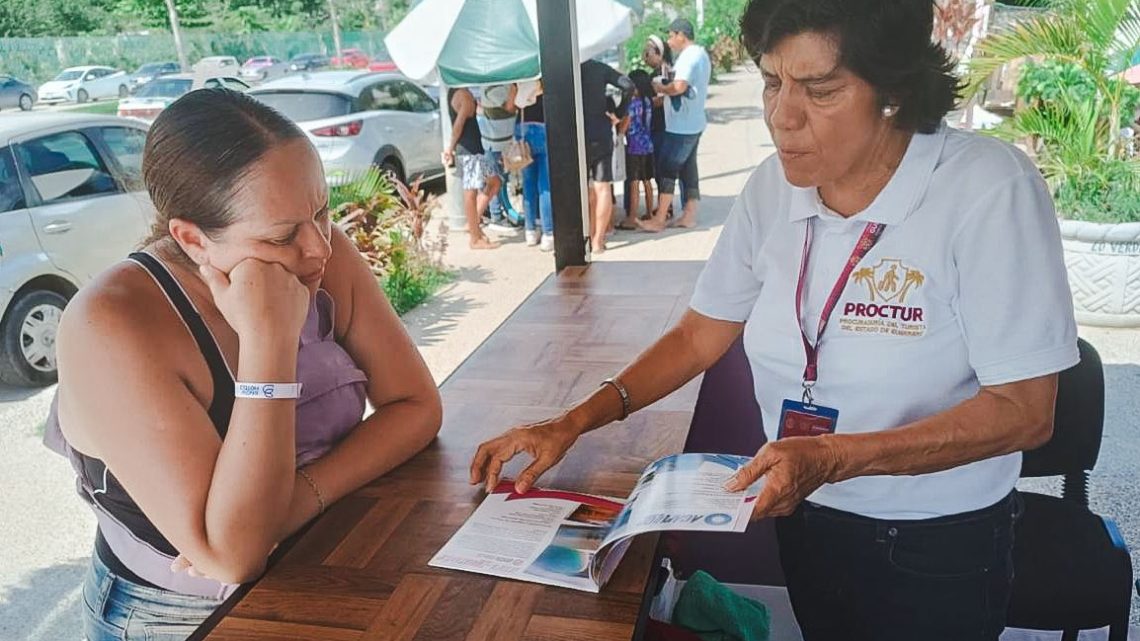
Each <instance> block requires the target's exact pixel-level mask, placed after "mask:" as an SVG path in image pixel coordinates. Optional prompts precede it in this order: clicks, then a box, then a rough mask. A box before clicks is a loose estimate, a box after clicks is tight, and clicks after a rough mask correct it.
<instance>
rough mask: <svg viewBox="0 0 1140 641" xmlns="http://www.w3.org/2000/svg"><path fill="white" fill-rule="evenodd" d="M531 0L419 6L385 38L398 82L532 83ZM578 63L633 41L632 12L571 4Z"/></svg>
mask: <svg viewBox="0 0 1140 641" xmlns="http://www.w3.org/2000/svg"><path fill="white" fill-rule="evenodd" d="M536 1H537V0H423V2H420V3H419V4H418V5H416V7H415V8H414V9H412V10H411V12H409V13H408V15H407V16H406V17H405V18H404V19H403V20H402V21H401V22H400V24H398V25H396V27H395V28H394V29H392V31H391V33H389V34H388V36H387V37H386V38H384V44H385V45H386V46H387V49H388V53H389V54H390V55H391V56H392V60H393V61H394V62H395V63H396V66H397V67H399V68H400V71H402V72H403V73H404V75H406V76H408V77H409V78H412V79H414V80H417V81H420V82H427V81H429V80H432V79H434V78H435V77H436V74H437V73H438V77H439V79H440V80H442V81H443V83H444V84H446V85H447V86H449V87H462V86H467V85H483V84H492V83H499V82H509V81H518V80H530V79H533V78H537V77H538V76H539V75H540V73H541V71H540V69H539V62H538V18H537V14H536V8H535V3H536ZM577 13H578V15H577V21H578V50H579V52H580V55H581V57H582V59H583V60H587V59H589V58H592V57H594V56H596V55H598V54H600V53H602V52H603V51H606V50H607V49H610V48H612V47H615V46H617V45H619V44H621V43H622V42H624V41H625V40H627V39H628V38H629V37H630V36H631V35H632V34H633V25H632V22H631V20H630V16H631V11H630V8H629V7H628V6H627V5H626V4H623V3H622V2H618V1H617V0H577Z"/></svg>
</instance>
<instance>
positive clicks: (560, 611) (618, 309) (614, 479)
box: [192, 262, 702, 641]
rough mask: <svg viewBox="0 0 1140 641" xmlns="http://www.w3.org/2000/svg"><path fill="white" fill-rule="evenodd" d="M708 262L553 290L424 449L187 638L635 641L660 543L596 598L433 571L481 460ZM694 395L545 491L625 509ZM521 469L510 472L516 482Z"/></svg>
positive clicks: (666, 308) (621, 346)
mask: <svg viewBox="0 0 1140 641" xmlns="http://www.w3.org/2000/svg"><path fill="white" fill-rule="evenodd" d="M701 266H702V263H696V262H625V263H619V262H613V263H610V262H604V263H595V264H593V265H591V266H590V267H587V268H568V269H566V270H564V271H563V272H562V273H561V274H560V275H559V276H557V277H551V278H549V279H547V281H546V282H545V283H543V285H542V286H541V287H539V289H538V290H537V291H536V292H535V293H534V294H532V295H531V296H530V297H529V298H528V299H527V300H526V302H524V303H523V305H522V306H520V307H519V308H518V309H517V310H516V311H515V312H514V314H512V315H511V317H510V318H509V319H508V320H507V321H506V322H505V323H504V324H503V325H502V326H501V327H499V328H498V329H497V330H496V331H495V332H494V333H493V334H492V335H491V336H490V337H489V338H488V339H487V340H486V342H484V343H483V344H482V345H481V346H480V347H479V349H478V350H476V352H475V353H474V354H473V355H472V356H471V357H470V358H468V359H467V361H466V362H464V363H463V365H462V366H460V368H459V369H458V370H457V371H456V372H455V373H454V374H453V375H452V376H451V377H450V378H449V379H448V380H447V381H446V382H445V383H444V385H443V386H442V388H441V390H442V394H443V405H444V423H443V429H442V430H441V432H440V435H439V438H438V439H437V440H436V441H435V443H433V444H432V445H431V446H430V447H429V448H428V449H427V450H425V451H424V452H422V453H421V454H419V455H418V456H416V457H415V458H414V459H412V460H411V461H409V462H408V463H407V464H405V465H403V466H402V467H400V468H399V469H397V470H394V471H393V472H391V473H390V474H388V475H387V476H384V477H383V478H381V479H378V480H377V481H375V482H373V483H371V484H369V485H368V486H366V487H364V488H362V489H361V490H359V491H358V492H356V493H354V494H352V495H351V496H348V497H346V498H344V499H342V500H341V501H339V502H338V503H337V504H335V505H334V506H332V507H331V508H330V509H329V511H328V512H327V513H326V514H325V515H324V516H322V517H321V518H320V519H319V520H317V521H316V523H315V524H313V526H312V527H311V528H310V529H309V530H308V531H307V532H305V533H304V534H303V535H302V536H301V537H300V538H299V540H298V541H297V542H296V543H295V544H294V545H293V546H292V547H291V548H290V549H289V550H288V551H287V552H286V553H285V554H284V555H283V556H282V557H281V558H280V560H279V561H278V562H276V563H275V564H274V565H273V567H272V568H271V569H270V570H269V571H268V572H267V573H266V575H265V576H264V577H263V578H262V579H261V580H259V581H257V582H256V583H255V584H252V586H247V587H246V588H243V590H241V591H239V592H238V593H236V594H235V595H234V596H233V597H232V598H231V599H230V600H229V601H227V602H226V604H225V605H224V606H223V607H222V608H221V609H220V610H219V612H218V613H217V614H216V615H215V616H214V617H212V618H211V619H210V620H209V621H207V622H206V623H205V624H203V626H202V627H201V628H200V629H199V630H198V632H196V633H195V635H194V636H193V637H192V639H210V640H211V641H237V640H258V641H262V640H267V639H291V640H292V639H321V640H328V641H357V640H370V641H371V640H381V639H383V640H396V639H399V640H401V641H412V640H416V641H448V640H458V641H484V640H485V641H512V640H515V639H527V640H532V641H540V640H567V641H570V640H573V641H588V640H594V639H597V640H603V639H604V640H606V641H612V640H615V639H630V638H634V637H636V636H638V635H639V634H640V629H639V628H640V625H643V624H644V619H645V616H646V613H647V608H648V601H649V599H648V598H647V597H646V596H645V592H646V585H647V581H648V579H649V576H650V571H651V566H652V563H653V556H654V550H655V546H656V542H657V538H656V537H655V536H642V537H639V538H638V540H637V541H636V542H635V543H634V544H633V545H632V546H631V548H630V550H629V552H628V553H627V554H626V557H625V559H624V560H623V561H622V564H621V565H620V567H619V569H618V571H617V573H616V574H615V575H614V577H613V578H612V579H611V581H610V583H609V584H608V585H607V586H606V587H605V589H604V590H603V591H602V593H601V594H600V595H595V594H589V593H585V592H576V591H572V590H567V589H562V588H553V587H545V586H541V585H536V584H532V583H523V582H518V581H510V580H499V579H495V578H492V577H486V576H482V575H477V574H470V573H465V572H456V571H449V570H440V569H436V568H430V567H428V565H427V563H428V560H429V559H430V558H431V557H432V556H433V555H434V554H435V553H436V551H438V550H439V548H440V547H442V546H443V544H444V543H445V542H446V541H447V540H448V539H449V538H450V537H451V535H452V534H454V533H455V531H456V530H457V529H458V528H459V526H460V525H461V524H462V523H463V522H464V520H465V519H466V518H467V516H468V515H469V514H471V512H472V511H473V510H474V509H475V507H476V506H477V505H478V504H479V502H480V501H481V500H482V498H483V495H482V492H481V491H480V490H479V489H478V488H473V487H471V486H470V485H468V484H467V478H468V466H469V464H470V460H471V456H472V454H473V453H474V452H475V448H476V446H477V445H478V444H479V443H480V442H482V441H483V440H485V439H487V438H490V437H493V436H495V435H497V434H499V433H500V432H502V431H503V430H505V429H506V428H509V427H511V426H513V425H517V424H521V423H525V422H530V421H536V420H540V419H543V418H547V417H550V416H554V415H556V414H557V413H558V412H559V411H561V410H562V409H563V408H565V407H566V406H568V405H570V404H571V403H573V402H574V401H577V400H578V399H580V398H582V397H584V396H585V395H587V394H588V393H590V392H591V391H592V390H593V389H594V388H595V387H596V386H597V385H598V384H599V382H600V381H601V380H602V379H604V378H605V377H607V376H610V375H612V374H614V373H616V372H617V371H618V370H619V369H620V368H621V367H622V366H623V365H624V364H626V363H627V362H629V360H630V359H632V358H633V357H634V356H636V355H637V354H638V353H639V352H640V351H641V350H642V349H644V348H645V347H646V346H648V345H649V344H650V343H652V342H653V340H655V339H656V338H657V337H659V336H660V335H661V334H662V333H663V332H664V331H665V330H666V329H667V328H668V327H670V326H671V325H672V324H674V323H675V322H676V321H677V320H678V319H679V318H680V317H681V315H682V314H683V313H684V311H685V310H686V309H687V307H688V300H689V295H690V293H691V291H692V288H693V284H694V283H695V281H696V278H697V275H698V274H699V272H700V269H701ZM698 386H699V383H698V381H694V382H692V383H690V384H689V385H687V386H686V387H684V388H682V389H681V390H678V392H676V393H675V394H673V395H672V396H670V397H668V398H666V399H663V400H662V401H660V402H659V403H657V404H656V405H654V406H653V407H651V408H649V409H647V410H645V411H642V412H639V413H638V414H636V415H634V416H632V417H630V419H629V420H627V421H626V423H625V424H624V425H617V426H611V427H609V428H607V429H604V430H600V431H598V432H594V433H592V434H589V435H587V436H586V437H584V438H583V439H582V440H581V441H580V442H579V443H578V444H577V445H576V446H575V448H574V449H573V450H572V451H571V452H570V454H569V455H567V457H566V459H565V460H564V461H563V462H562V463H561V464H560V465H559V466H558V467H557V468H555V469H553V470H552V471H551V472H549V473H548V474H547V475H546V476H544V477H543V479H542V481H541V484H542V485H544V486H547V487H556V488H559V489H568V490H577V491H583V492H590V493H595V494H607V495H613V496H621V497H624V496H626V495H628V493H629V492H630V490H631V489H632V488H633V485H634V483H635V482H636V480H637V478H638V476H639V475H640V473H641V470H642V468H643V467H644V466H645V465H646V464H647V463H649V462H650V461H652V460H653V459H655V458H657V457H659V456H663V455H665V454H670V453H674V452H679V451H681V449H682V446H683V445H684V442H685V436H686V433H687V431H688V428H689V422H690V419H691V417H692V408H693V404H694V402H695V401H696V395H697V390H698ZM522 464H523V461H515V462H513V463H512V465H511V466H509V467H508V469H507V470H505V474H508V473H509V474H514V473H517V472H518V471H519V470H520V469H521V466H522Z"/></svg>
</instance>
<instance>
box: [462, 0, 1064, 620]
mask: <svg viewBox="0 0 1140 641" xmlns="http://www.w3.org/2000/svg"><path fill="white" fill-rule="evenodd" d="M932 20H933V16H932V3H930V2H929V0H752V2H751V3H750V5H749V6H748V9H747V10H746V12H745V15H744V17H743V20H742V28H743V33H744V40H745V44H746V45H747V46H748V48H749V50H750V51H751V52H752V54H753V57H754V58H755V59H756V62H757V64H758V65H759V68H760V74H761V75H762V77H763V79H764V92H763V96H764V114H765V120H766V122H767V125H768V127H769V130H770V131H771V134H772V138H773V140H774V142H775V144H776V147H777V149H778V153H777V154H775V155H773V156H772V157H770V158H769V159H768V160H766V161H765V162H764V163H763V164H761V165H760V167H758V168H757V169H756V170H755V172H753V174H752V176H751V177H750V178H749V180H748V182H747V184H746V185H745V187H744V190H743V192H742V193H741V194H740V197H739V199H738V200H737V202H736V205H735V207H734V208H733V211H732V213H731V214H730V216H729V219H728V221H727V222H726V224H725V227H724V230H723V232H722V234H721V237H720V241H719V243H718V245H717V247H716V249H715V251H714V252H713V255H712V257H711V258H710V259H709V261H708V265H707V267H706V268H705V271H704V274H703V275H702V276H701V278H700V280H699V282H698V284H697V289H696V293H695V294H694V296H693V299H692V303H691V310H690V311H689V312H688V314H687V315H686V316H685V317H684V318H683V319H682V320H681V321H680V322H679V323H678V325H677V326H676V327H675V328H673V329H672V330H671V331H670V332H669V333H668V334H666V335H665V336H663V337H662V338H661V339H660V340H659V341H658V342H657V343H656V344H654V345H653V346H652V347H650V348H649V349H648V350H647V351H646V352H645V353H644V354H642V355H641V356H640V357H638V359H637V360H636V361H634V362H633V363H632V364H631V365H629V366H628V367H627V368H626V369H625V370H624V371H623V372H622V373H621V374H620V375H619V376H618V377H616V378H615V379H612V380H610V381H607V382H606V383H604V384H603V385H602V386H601V387H599V389H598V391H597V392H596V393H594V394H593V395H592V396H590V397H589V398H588V399H586V400H585V401H583V402H582V403H580V404H579V405H577V406H575V407H573V408H572V409H570V410H569V411H567V412H566V413H565V414H563V415H562V416H559V417H557V418H555V419H552V420H550V421H546V422H543V423H540V424H536V425H528V426H524V427H520V428H516V429H513V430H511V431H509V432H507V433H506V434H504V435H503V436H501V437H499V438H497V439H495V440H493V441H489V442H488V443H485V444H484V445H483V446H482V447H480V449H479V451H478V453H477V454H476V456H475V460H474V462H473V465H472V482H480V481H486V482H487V483H489V484H490V485H491V486H493V485H494V484H495V483H496V482H497V479H498V475H499V471H500V469H501V466H502V464H503V462H505V461H507V460H509V459H510V458H512V457H513V456H514V455H515V454H517V453H519V452H522V451H526V452H528V453H530V454H531V455H532V456H534V457H535V460H534V462H533V463H532V464H531V465H530V466H529V467H527V468H526V469H525V470H524V471H523V473H522V474H521V475H520V477H519V479H518V481H517V484H518V485H519V486H520V487H519V489H520V490H524V489H526V488H527V487H529V486H530V485H531V484H532V483H534V481H535V479H536V478H537V477H538V475H539V474H541V473H542V472H544V471H545V470H546V469H548V468H549V467H550V466H551V465H553V464H554V463H556V462H557V461H558V460H560V459H561V458H562V456H563V454H564V453H565V452H566V450H567V449H568V448H569V447H570V446H571V445H572V444H573V443H574V441H575V440H576V439H577V437H578V436H579V435H580V434H582V433H584V432H587V431H589V430H592V429H596V428H598V427H601V426H603V425H606V424H607V423H610V422H611V421H613V420H615V419H619V418H622V417H624V415H625V414H626V413H628V411H632V410H636V409H638V408H641V407H645V406H647V405H650V404H651V403H653V402H654V401H656V400H657V399H659V398H661V397H663V396H665V395H667V394H669V393H670V392H672V391H673V390H676V389H677V388H679V387H681V386H682V385H683V384H684V383H685V382H686V381H688V380H690V379H691V378H693V377H694V376H696V375H697V374H699V373H700V372H702V371H704V370H705V369H706V368H708V367H710V366H711V365H712V364H713V363H715V362H716V361H717V359H719V358H720V356H721V355H722V354H723V353H724V352H725V350H726V349H727V348H728V347H729V346H730V345H731V344H732V342H733V341H734V340H735V339H736V338H737V337H738V336H740V334H741V332H743V334H744V346H745V350H746V352H747V355H748V359H749V362H750V364H751V368H752V373H753V377H754V380H755V393H756V398H757V400H758V402H759V405H760V408H761V412H762V415H763V419H764V429H765V430H766V433H767V436H768V441H769V442H768V444H767V445H765V446H764V447H763V448H762V449H761V450H760V451H759V452H758V453H757V454H756V456H755V458H754V459H753V461H752V462H751V464H750V465H749V466H748V467H747V468H746V469H745V470H744V471H743V472H742V473H741V474H740V475H739V478H737V479H735V480H734V482H731V487H732V488H733V489H739V488H743V487H745V486H746V485H747V484H749V483H750V482H751V481H752V480H753V479H755V478H757V477H759V476H761V475H762V476H764V477H765V479H766V485H765V487H764V491H763V493H762V494H761V496H760V498H759V500H758V501H757V505H756V509H755V515H756V516H777V517H780V518H778V519H777V532H778V537H779V542H780V553H781V562H782V564H783V567H784V571H785V575H786V576H787V580H788V589H789V593H790V595H791V599H792V604H793V606H794V609H795V613H796V617H797V619H798V621H799V623H800V626H801V628H802V629H803V633H804V638H805V639H806V640H807V641H820V640H825V641H829V640H832V639H835V640H839V639H842V640H844V641H850V640H860V639H866V640H874V641H882V640H894V639H898V640H900V641H902V640H908V641H909V640H919V639H921V640H923V641H931V640H937V639H945V640H947V641H950V640H953V641H966V640H970V641H973V640H979V641H980V640H986V641H992V640H995V639H997V637H998V635H999V634H1000V632H1001V630H1002V628H1003V627H1004V622H1005V609H1006V605H1007V602H1008V598H1009V589H1010V582H1011V579H1012V564H1011V549H1012V545H1013V543H1012V538H1013V535H1012V530H1013V522H1014V520H1015V519H1016V515H1017V512H1018V509H1019V508H1018V505H1019V502H1018V499H1017V496H1016V493H1015V492H1014V490H1013V487H1014V482H1015V480H1016V479H1017V476H1018V473H1019V469H1020V462H1021V454H1020V452H1021V451H1022V450H1026V449H1031V448H1034V447H1037V446H1039V445H1041V444H1042V443H1044V442H1046V441H1047V440H1048V439H1049V438H1050V435H1051V433H1052V422H1053V405H1054V401H1055V396H1056V385H1057V378H1056V373H1057V372H1059V371H1061V370H1063V369H1065V368H1067V367H1069V366H1072V365H1074V364H1075V363H1076V362H1077V361H1078V352H1077V343H1076V341H1077V335H1076V326H1075V323H1074V321H1073V313H1072V305H1071V301H1070V296H1069V289H1068V284H1067V282H1066V277H1065V268H1064V263H1063V259H1062V253H1061V243H1060V238H1059V233H1058V229H1057V225H1056V222H1055V220H1054V212H1053V207H1052V203H1051V201H1050V196H1049V192H1048V190H1047V188H1046V185H1045V184H1044V182H1043V181H1042V179H1041V176H1040V175H1039V173H1038V171H1037V169H1036V168H1035V167H1034V165H1033V164H1032V163H1031V162H1030V161H1029V160H1028V159H1027V158H1026V157H1025V156H1024V155H1023V154H1022V153H1020V152H1019V151H1017V150H1016V149H1014V148H1013V147H1010V146H1008V145H1006V144H1004V143H1001V142H998V141H996V140H993V139H990V138H984V137H980V136H977V135H974V134H969V133H964V132H960V131H956V130H954V129H950V128H948V127H946V126H945V125H944V124H943V122H942V119H943V116H944V115H945V114H946V113H947V111H948V110H949V109H951V108H952V106H953V104H954V101H955V99H956V92H957V87H958V81H957V79H956V78H954V76H953V75H952V74H951V71H950V70H951V69H952V65H951V63H950V61H949V60H948V58H947V55H946V53H945V52H944V51H943V50H942V49H941V48H939V47H938V46H936V45H933V44H931V42H930V33H931V26H932Z"/></svg>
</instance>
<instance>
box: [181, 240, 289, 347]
mask: <svg viewBox="0 0 1140 641" xmlns="http://www.w3.org/2000/svg"><path fill="white" fill-rule="evenodd" d="M199 272H200V273H201V274H202V278H203V279H204V280H205V281H206V285H208V286H209V287H210V293H211V294H212V295H213V297H214V304H215V305H217V307H218V311H220V312H221V313H222V317H224V318H225V319H226V322H227V323H229V324H230V327H232V328H233V329H234V331H235V332H237V335H238V338H240V339H243V340H244V339H249V338H252V337H255V336H260V337H266V338H271V339H282V340H285V341H295V340H296V339H297V337H299V336H300V335H301V328H302V327H303V326H304V324H305V317H306V316H308V313H309V290H308V288H306V287H305V286H304V285H303V284H302V283H301V281H300V280H298V279H297V277H296V276H295V275H294V274H292V273H290V272H289V271H287V270H286V269H285V268H284V267H282V266H281V265H279V264H277V263H267V262H264V261H260V260H257V259H256V258H247V259H245V260H243V261H241V262H240V263H238V264H237V265H236V266H235V267H234V268H233V269H232V270H230V273H229V274H228V275H226V274H224V273H222V272H221V271H220V270H218V269H215V268H214V267H213V266H211V265H201V266H200V267H199Z"/></svg>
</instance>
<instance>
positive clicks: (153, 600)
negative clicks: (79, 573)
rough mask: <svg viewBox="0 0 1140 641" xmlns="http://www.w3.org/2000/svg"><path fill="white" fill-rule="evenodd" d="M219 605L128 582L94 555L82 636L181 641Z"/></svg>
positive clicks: (97, 640)
mask: <svg viewBox="0 0 1140 641" xmlns="http://www.w3.org/2000/svg"><path fill="white" fill-rule="evenodd" d="M221 604H222V602H221V601H219V600H217V599H208V598H205V597H199V596H188V595H184V594H178V593H176V592H169V591H167V590H160V589H158V588H150V587H145V586H142V585H138V584H135V583H132V582H130V581H127V580H126V579H123V578H121V577H118V576H116V575H114V574H112V573H111V571H110V570H108V569H107V566H106V565H104V564H103V561H102V560H100V559H99V554H98V553H95V554H92V555H91V568H90V569H89V570H88V572H87V577H86V578H85V579H84V581H83V632H84V635H85V636H86V638H87V641H184V640H185V639H186V638H187V637H189V636H190V635H191V634H192V633H193V632H194V631H195V630H197V629H198V626H199V625H201V624H202V622H203V621H205V620H206V618H207V617H209V616H210V615H211V614H213V612H214V610H216V609H217V608H218V606H219V605H221Z"/></svg>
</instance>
